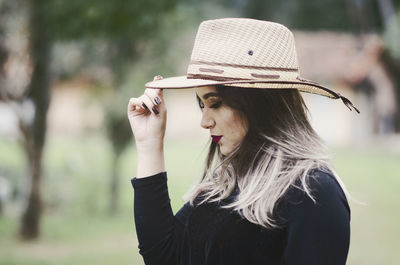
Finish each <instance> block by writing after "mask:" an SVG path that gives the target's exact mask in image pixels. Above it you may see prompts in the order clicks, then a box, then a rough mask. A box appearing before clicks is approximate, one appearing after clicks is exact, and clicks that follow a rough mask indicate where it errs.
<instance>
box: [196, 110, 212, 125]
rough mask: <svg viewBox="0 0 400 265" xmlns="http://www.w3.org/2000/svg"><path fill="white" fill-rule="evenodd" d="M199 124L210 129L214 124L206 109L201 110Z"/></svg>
mask: <svg viewBox="0 0 400 265" xmlns="http://www.w3.org/2000/svg"><path fill="white" fill-rule="evenodd" d="M200 126H201V127H203V128H204V129H211V128H213V127H214V126H215V121H214V120H213V119H212V118H211V117H210V116H209V115H208V114H207V110H203V116H202V117H201V121H200Z"/></svg>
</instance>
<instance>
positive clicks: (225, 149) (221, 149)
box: [219, 147, 233, 156]
mask: <svg viewBox="0 0 400 265" xmlns="http://www.w3.org/2000/svg"><path fill="white" fill-rule="evenodd" d="M219 151H220V152H221V154H222V155H224V156H227V155H229V154H230V153H232V151H233V149H232V148H224V147H219Z"/></svg>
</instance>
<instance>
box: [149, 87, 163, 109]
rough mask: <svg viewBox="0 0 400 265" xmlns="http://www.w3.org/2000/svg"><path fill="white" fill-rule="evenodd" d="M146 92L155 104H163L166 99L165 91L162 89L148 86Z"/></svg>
mask: <svg viewBox="0 0 400 265" xmlns="http://www.w3.org/2000/svg"><path fill="white" fill-rule="evenodd" d="M144 94H145V95H146V96H148V97H149V98H150V99H151V101H152V102H153V103H154V104H155V105H161V103H163V101H164V98H163V91H162V90H161V89H155V88H151V89H150V88H147V89H146V90H145V91H144Z"/></svg>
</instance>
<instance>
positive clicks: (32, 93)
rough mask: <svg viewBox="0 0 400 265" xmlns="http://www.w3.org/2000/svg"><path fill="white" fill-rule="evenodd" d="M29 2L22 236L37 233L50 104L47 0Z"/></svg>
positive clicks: (23, 124)
mask: <svg viewBox="0 0 400 265" xmlns="http://www.w3.org/2000/svg"><path fill="white" fill-rule="evenodd" d="M28 3H29V7H28V8H29V9H28V10H29V13H28V14H29V24H28V25H29V43H30V59H31V62H32V68H33V72H32V76H31V81H30V84H29V87H28V93H27V95H26V99H25V100H28V101H30V102H31V103H32V104H33V106H34V117H33V120H32V122H31V123H24V122H20V129H21V132H22V133H23V136H24V147H25V151H26V152H27V156H28V162H29V167H28V168H29V172H30V177H31V179H30V190H29V193H28V201H27V204H26V208H25V210H24V212H23V215H22V220H21V221H22V222H21V227H20V235H21V236H22V237H23V238H25V239H34V238H37V237H38V236H39V222H40V216H41V208H42V204H41V194H40V188H41V184H40V182H41V176H42V157H43V149H44V145H45V139H46V119H47V110H48V107H49V103H50V91H49V87H50V75H49V74H50V72H49V63H50V48H51V39H50V35H49V34H50V32H49V29H48V27H47V25H49V20H48V16H47V14H48V12H47V9H46V5H47V4H48V1H47V0H36V1H35V2H34V3H33V2H28Z"/></svg>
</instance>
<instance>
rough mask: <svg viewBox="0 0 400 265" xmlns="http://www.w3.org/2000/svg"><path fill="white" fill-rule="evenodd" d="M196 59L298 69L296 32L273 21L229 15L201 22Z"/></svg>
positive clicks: (193, 55)
mask: <svg viewBox="0 0 400 265" xmlns="http://www.w3.org/2000/svg"><path fill="white" fill-rule="evenodd" d="M191 61H192V62H206V63H212V64H219V65H236V66H243V67H250V68H251V67H255V68H260V67H262V68H272V69H273V68H280V69H282V70H284V69H290V70H298V62H297V54H296V49H295V42H294V37H293V34H292V33H291V32H290V30H289V29H288V28H286V27H285V26H283V25H281V24H278V23H273V22H269V21H260V20H255V19H246V18H225V19H216V20H208V21H204V22H203V23H201V24H200V27H199V30H198V32H197V35H196V40H195V43H194V47H193V50H192V56H191Z"/></svg>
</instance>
